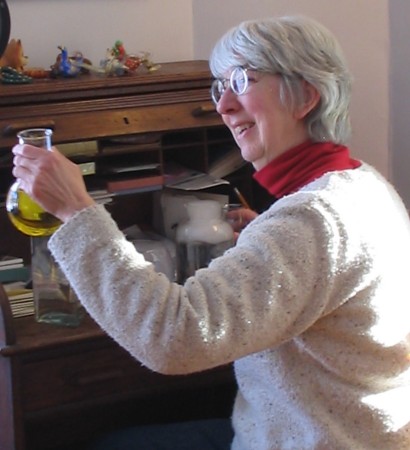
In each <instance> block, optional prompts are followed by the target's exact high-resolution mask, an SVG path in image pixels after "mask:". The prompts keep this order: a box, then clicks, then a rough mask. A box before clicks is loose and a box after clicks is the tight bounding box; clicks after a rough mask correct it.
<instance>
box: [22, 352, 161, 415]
mask: <svg viewBox="0 0 410 450" xmlns="http://www.w3.org/2000/svg"><path fill="white" fill-rule="evenodd" d="M163 378H165V377H163V376H161V375H159V374H155V373H153V372H151V371H149V370H148V369H146V368H144V367H142V366H141V364H139V363H138V362H137V361H136V360H134V359H133V358H132V357H131V356H130V355H129V354H128V353H127V352H125V351H124V350H123V349H121V348H119V347H107V348H101V349H97V350H92V351H86V352H82V353H81V354H77V355H67V356H62V357H60V358H51V359H44V360H39V361H33V360H31V361H30V362H27V363H23V365H22V373H21V385H22V389H21V392H22V396H21V398H22V402H23V408H24V410H25V411H37V410H41V409H44V408H49V407H54V406H61V405H67V404H70V403H79V402H90V403H92V402H94V401H97V400H98V399H101V398H103V397H120V396H126V395H131V393H134V394H135V395H137V394H141V395H143V393H144V391H146V390H147V389H149V386H150V385H152V383H156V382H158V383H161V380H162V379H163Z"/></svg>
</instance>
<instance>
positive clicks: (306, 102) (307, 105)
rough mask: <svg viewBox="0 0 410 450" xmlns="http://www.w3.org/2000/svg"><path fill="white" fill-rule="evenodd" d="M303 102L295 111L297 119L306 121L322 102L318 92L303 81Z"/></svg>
mask: <svg viewBox="0 0 410 450" xmlns="http://www.w3.org/2000/svg"><path fill="white" fill-rule="evenodd" d="M302 89H303V101H302V102H301V103H300V104H299V105H297V106H296V108H295V111H294V113H293V114H294V117H295V119H299V120H301V119H304V118H305V117H306V116H307V115H308V114H309V113H310V111H312V109H314V108H315V107H316V105H317V104H318V103H319V100H320V94H319V92H318V90H317V89H316V88H315V87H314V86H313V85H312V84H310V83H308V82H307V81H306V80H302Z"/></svg>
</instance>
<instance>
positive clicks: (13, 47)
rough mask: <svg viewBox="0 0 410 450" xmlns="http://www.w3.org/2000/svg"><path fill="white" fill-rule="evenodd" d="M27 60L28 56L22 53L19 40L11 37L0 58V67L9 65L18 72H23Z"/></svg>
mask: <svg viewBox="0 0 410 450" xmlns="http://www.w3.org/2000/svg"><path fill="white" fill-rule="evenodd" d="M27 61H28V58H27V56H25V55H24V51H23V45H22V43H21V40H20V39H11V41H10V42H9V43H8V44H7V47H6V50H5V51H4V53H3V56H2V57H1V58H0V67H11V68H12V69H15V70H17V71H18V72H23V71H24V66H25V65H27Z"/></svg>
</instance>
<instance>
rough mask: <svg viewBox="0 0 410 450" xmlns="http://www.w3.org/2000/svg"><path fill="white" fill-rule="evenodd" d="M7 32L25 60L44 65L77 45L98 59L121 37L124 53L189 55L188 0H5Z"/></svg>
mask: <svg viewBox="0 0 410 450" xmlns="http://www.w3.org/2000/svg"><path fill="white" fill-rule="evenodd" d="M7 3H8V5H9V9H10V15H11V21H12V24H11V37H14V38H20V39H21V40H22V42H23V47H24V51H25V53H26V55H27V56H28V57H29V65H30V66H32V67H33V66H37V67H46V68H48V67H49V66H50V65H51V64H53V62H54V61H55V58H56V56H57V54H58V52H59V50H58V48H57V47H58V46H59V45H61V46H66V47H67V49H68V50H69V51H74V50H80V51H82V52H83V54H84V56H86V57H88V58H89V59H91V61H92V62H93V63H94V64H97V65H98V64H99V62H100V60H101V59H103V58H104V56H105V51H106V49H107V48H110V47H112V46H113V44H114V42H115V41H116V40H118V39H119V40H122V41H123V43H124V45H125V48H126V50H127V52H128V53H133V52H135V53H137V52H139V51H149V52H151V56H152V59H153V60H154V61H155V62H166V61H173V60H175V61H180V60H184V59H191V58H192V52H193V50H192V49H193V42H192V2H191V0H7Z"/></svg>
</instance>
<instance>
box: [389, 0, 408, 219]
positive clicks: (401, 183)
mask: <svg viewBox="0 0 410 450" xmlns="http://www.w3.org/2000/svg"><path fill="white" fill-rule="evenodd" d="M409 22H410V2H409V1H408V0H393V1H391V2H390V29H391V57H390V67H391V80H390V88H391V91H390V99H391V103H390V104H391V116H390V123H391V136H392V139H391V141H392V152H391V158H392V172H393V180H394V184H395V186H396V187H397V189H398V190H399V192H400V193H401V195H402V197H403V199H404V201H405V203H406V205H407V207H408V209H409V210H410V76H409V68H410V45H409V42H410V26H409Z"/></svg>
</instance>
